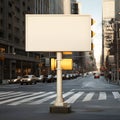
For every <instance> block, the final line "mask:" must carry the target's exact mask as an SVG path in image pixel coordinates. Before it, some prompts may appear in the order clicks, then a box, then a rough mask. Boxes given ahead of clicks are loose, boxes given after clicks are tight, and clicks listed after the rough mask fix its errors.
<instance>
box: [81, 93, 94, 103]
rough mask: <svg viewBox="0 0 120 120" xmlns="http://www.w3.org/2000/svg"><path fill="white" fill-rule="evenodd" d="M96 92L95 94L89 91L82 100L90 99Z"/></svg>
mask: <svg viewBox="0 0 120 120" xmlns="http://www.w3.org/2000/svg"><path fill="white" fill-rule="evenodd" d="M94 94H95V93H94V92H91V93H88V94H87V95H86V96H85V98H84V99H83V100H82V101H83V102H85V101H90V100H91V99H92V97H93V96H94Z"/></svg>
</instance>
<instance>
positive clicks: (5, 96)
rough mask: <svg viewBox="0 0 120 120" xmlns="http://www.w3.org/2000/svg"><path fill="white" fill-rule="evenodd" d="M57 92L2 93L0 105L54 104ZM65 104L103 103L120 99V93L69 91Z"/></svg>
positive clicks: (0, 92)
mask: <svg viewBox="0 0 120 120" xmlns="http://www.w3.org/2000/svg"><path fill="white" fill-rule="evenodd" d="M56 96H57V95H56V92H55V91H49V92H47V91H40V92H25V91H19V92H16V91H9V92H4V91H0V105H11V106H15V105H22V104H26V105H39V104H43V103H48V104H54V102H55V98H56ZM63 98H64V102H65V103H70V104H73V103H77V102H89V101H93V100H96V101H103V100H108V99H120V92H119V91H109V92H103V91H101V92H85V91H77V92H75V91H67V92H63Z"/></svg>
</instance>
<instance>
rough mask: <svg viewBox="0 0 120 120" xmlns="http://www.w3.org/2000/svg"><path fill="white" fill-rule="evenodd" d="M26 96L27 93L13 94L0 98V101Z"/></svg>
mask: <svg viewBox="0 0 120 120" xmlns="http://www.w3.org/2000/svg"><path fill="white" fill-rule="evenodd" d="M24 94H26V93H23V92H14V93H11V94H9V95H4V96H2V97H0V100H3V99H10V98H12V97H17V96H20V95H24Z"/></svg>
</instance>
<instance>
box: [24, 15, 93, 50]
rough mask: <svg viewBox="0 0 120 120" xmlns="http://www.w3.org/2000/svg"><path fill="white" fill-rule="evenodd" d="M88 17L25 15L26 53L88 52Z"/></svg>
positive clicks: (89, 30) (89, 31)
mask: <svg viewBox="0 0 120 120" xmlns="http://www.w3.org/2000/svg"><path fill="white" fill-rule="evenodd" d="M90 50H91V17H90V16H89V15H64V14H60V15H55V14H54V15H53V14H52V15H51V14H49V15H43V14H42V15H40V14H27V15H26V51H44V52H47V51H51V52H58V51H60V52H62V51H90Z"/></svg>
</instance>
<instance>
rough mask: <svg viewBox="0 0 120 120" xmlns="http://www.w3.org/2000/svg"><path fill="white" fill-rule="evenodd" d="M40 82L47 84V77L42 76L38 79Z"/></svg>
mask: <svg viewBox="0 0 120 120" xmlns="http://www.w3.org/2000/svg"><path fill="white" fill-rule="evenodd" d="M37 81H38V82H43V83H44V82H45V76H44V75H40V76H39V77H38V80H37Z"/></svg>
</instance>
